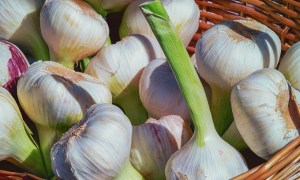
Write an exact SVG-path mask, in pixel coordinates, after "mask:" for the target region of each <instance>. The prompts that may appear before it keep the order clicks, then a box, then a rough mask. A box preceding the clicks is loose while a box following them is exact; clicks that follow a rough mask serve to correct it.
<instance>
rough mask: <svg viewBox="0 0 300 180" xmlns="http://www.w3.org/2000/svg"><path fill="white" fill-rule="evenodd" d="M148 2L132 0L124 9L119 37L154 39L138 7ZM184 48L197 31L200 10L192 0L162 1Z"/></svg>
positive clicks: (147, 0) (145, 0)
mask: <svg viewBox="0 0 300 180" xmlns="http://www.w3.org/2000/svg"><path fill="white" fill-rule="evenodd" d="M145 2H150V0H134V1H132V2H131V3H130V4H129V5H128V6H127V8H126V10H125V12H124V15H123V19H122V22H121V25H120V30H119V33H120V37H125V36H127V35H129V34H145V35H149V36H152V37H154V34H153V33H152V30H151V28H150V26H149V25H148V23H147V21H146V19H145V17H144V16H143V14H142V12H141V11H140V8H139V5H141V4H142V3H145ZM161 2H162V3H163V5H164V7H165V8H166V11H167V12H168V14H169V16H170V19H171V21H172V22H173V24H174V26H175V28H176V30H177V31H178V33H179V36H180V37H181V39H182V40H183V42H184V44H185V46H187V45H188V44H189V42H190V41H191V40H192V38H193V36H194V34H195V33H196V31H197V30H198V25H199V17H200V10H199V8H198V5H197V4H196V3H195V1H194V0H162V1H161Z"/></svg>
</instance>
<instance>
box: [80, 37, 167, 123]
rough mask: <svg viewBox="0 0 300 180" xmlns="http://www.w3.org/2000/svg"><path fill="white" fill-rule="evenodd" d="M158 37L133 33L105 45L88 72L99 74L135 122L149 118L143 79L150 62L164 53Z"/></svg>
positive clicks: (97, 76)
mask: <svg viewBox="0 0 300 180" xmlns="http://www.w3.org/2000/svg"><path fill="white" fill-rule="evenodd" d="M163 56H164V55H163V53H162V50H161V48H160V46H159V44H158V42H157V41H155V40H154V39H152V38H150V37H147V36H144V35H131V36H128V37H125V38H123V39H122V40H121V41H120V42H117V43H116V44H112V45H109V46H106V47H103V48H102V49H101V50H100V51H99V52H98V53H97V55H96V56H94V57H93V58H92V59H91V61H90V63H89V64H88V66H87V68H86V70H85V73H87V74H90V75H92V76H94V77H96V78H98V79H99V80H100V81H101V82H103V83H104V84H105V85H107V87H108V88H109V89H110V90H111V92H112V96H113V102H114V103H115V104H118V105H119V106H121V107H122V109H123V110H124V111H125V114H126V115H127V116H128V118H129V119H130V120H131V122H132V123H133V124H135V125H136V124H143V123H144V122H145V121H146V120H147V119H148V114H147V112H146V111H145V109H144V107H143V105H142V103H141V101H140V99H139V90H138V87H139V80H140V76H141V73H142V71H143V69H144V67H145V66H147V64H148V63H149V62H150V61H151V60H152V59H155V58H160V57H163Z"/></svg>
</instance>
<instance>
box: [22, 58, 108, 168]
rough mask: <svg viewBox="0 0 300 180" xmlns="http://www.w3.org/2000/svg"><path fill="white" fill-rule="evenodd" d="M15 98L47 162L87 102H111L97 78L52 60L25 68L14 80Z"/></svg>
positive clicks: (106, 90) (105, 89)
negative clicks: (37, 134) (57, 141)
mask: <svg viewBox="0 0 300 180" xmlns="http://www.w3.org/2000/svg"><path fill="white" fill-rule="evenodd" d="M18 98H19V101H20V104H21V106H22V108H23V109H24V111H25V112H26V114H27V115H28V117H29V118H30V119H31V120H32V121H33V122H34V123H35V124H36V126H37V129H38V133H39V138H40V144H41V149H42V152H43V156H46V157H48V158H45V159H46V160H47V159H48V160H49V161H50V157H49V156H50V148H51V146H52V144H53V143H54V142H55V141H56V140H58V138H59V137H60V136H61V134H62V133H64V132H65V131H67V130H68V129H69V128H70V126H72V125H73V124H74V123H76V122H78V121H79V120H80V119H81V118H82V117H83V116H84V114H85V113H86V111H87V109H88V108H89V107H90V106H91V105H93V104H95V103H111V102H112V97H111V93H110V91H109V90H108V88H107V87H106V86H105V85H103V84H102V83H101V82H99V81H98V80H97V79H95V78H93V77H91V76H89V75H87V74H84V73H79V72H75V71H73V70H71V69H67V68H65V67H63V66H62V65H60V64H58V63H56V62H52V61H46V62H36V63H34V64H32V65H31V66H30V67H29V69H28V70H27V71H26V72H25V73H24V74H23V75H22V76H21V78H20V80H19V82H18ZM48 166H49V164H48Z"/></svg>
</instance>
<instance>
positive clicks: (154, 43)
mask: <svg viewBox="0 0 300 180" xmlns="http://www.w3.org/2000/svg"><path fill="white" fill-rule="evenodd" d="M154 7H155V8H154ZM120 12H121V13H120ZM178 12H181V13H178ZM115 13H119V14H122V15H123V16H122V17H121V18H122V19H120V25H119V26H117V27H116V25H115V24H113V25H111V24H109V23H108V21H106V20H107V19H108V18H109V17H110V15H113V14H115ZM156 13H157V14H156ZM200 13H201V12H200V10H199V8H198V5H197V4H196V3H195V1H194V0H161V1H158V0H156V1H151V0H134V1H132V0H124V1H120V0H110V1H108V0H45V1H44V0H26V1H20V0H2V1H0V59H1V62H0V63H2V65H1V66H0V67H1V68H0V85H1V86H2V87H0V146H1V147H2V148H1V149H0V161H2V160H3V161H6V162H5V163H0V169H2V165H3V166H5V165H6V164H8V163H13V164H15V165H16V166H19V167H21V168H23V169H25V170H26V171H27V172H29V173H31V174H34V175H37V176H39V177H42V178H46V179H51V178H60V179H120V180H121V179H122V180H123V179H133V180H134V179H141V180H142V179H150V180H152V179H153V180H156V179H170V180H173V179H174V180H175V179H204V178H208V179H229V178H232V177H234V176H237V175H239V174H241V173H243V172H245V171H247V170H248V166H247V164H246V162H245V160H244V158H243V157H242V155H241V154H240V152H239V150H243V149H245V148H250V149H251V150H252V151H253V152H254V153H256V154H257V155H258V156H260V157H262V158H265V159H269V158H270V157H271V156H272V155H273V154H274V153H276V152H277V151H278V150H280V149H281V148H282V147H284V146H285V145H286V144H287V143H288V142H290V141H291V140H292V139H294V138H296V137H297V136H298V135H299V132H300V121H299V110H300V92H299V90H300V85H299V80H300V79H299V73H300V70H299V69H300V67H298V66H299V65H300V63H298V62H300V58H298V57H299V54H300V44H299V43H297V44H295V45H294V46H293V47H291V48H290V49H289V51H288V52H287V53H286V54H285V56H284V57H283V60H282V62H281V63H280V65H279V68H278V70H276V67H277V66H278V64H279V58H280V52H281V45H280V40H279V38H278V36H277V35H276V33H274V32H273V31H272V30H270V29H269V28H268V27H266V26H265V25H263V24H261V23H259V22H257V21H254V20H236V21H224V22H222V23H219V24H216V25H215V26H213V27H212V28H211V29H209V30H207V31H206V32H205V33H204V34H203V35H202V37H201V38H200V39H199V41H198V43H197V45H196V47H195V48H196V53H195V55H194V56H193V58H192V59H193V62H192V60H191V58H190V57H189V56H188V55H187V52H186V50H185V48H186V47H187V45H188V44H189V43H190V41H191V39H192V37H193V35H194V34H195V33H196V31H197V29H198V24H199V16H200ZM156 18H157V19H156ZM113 31H114V32H119V37H118V39H119V40H118V41H116V42H111V39H110V37H109V35H110V34H111V32H113ZM23 52H24V54H25V55H24V54H23ZM28 60H29V61H28ZM200 79H201V81H200ZM203 86H204V87H203ZM5 89H6V90H5ZM7 90H8V91H7ZM28 118H29V119H30V122H31V125H30V126H29V125H27V124H26V123H28V122H27V120H26V119H28ZM23 119H24V120H25V121H24V120H23ZM32 124H33V126H32ZM270 138H272V139H271V140H270ZM37 142H38V143H37ZM4 168H5V167H4Z"/></svg>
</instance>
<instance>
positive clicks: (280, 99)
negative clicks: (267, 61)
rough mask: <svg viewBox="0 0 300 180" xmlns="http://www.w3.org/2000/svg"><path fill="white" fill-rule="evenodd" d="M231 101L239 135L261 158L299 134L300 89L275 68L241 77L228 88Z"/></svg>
mask: <svg viewBox="0 0 300 180" xmlns="http://www.w3.org/2000/svg"><path fill="white" fill-rule="evenodd" d="M231 104H232V110H233V115H234V119H235V121H236V125H237V128H238V130H239V132H240V133H241V135H242V137H243V139H244V140H245V142H246V143H247V145H248V146H249V147H250V149H251V150H252V151H253V152H254V153H255V154H257V155H258V156H260V157H262V158H264V159H269V158H270V157H271V156H272V155H273V154H274V153H276V152H277V151H278V150H280V149H281V148H282V147H284V146H285V145H286V144H287V143H288V142H290V141H291V140H292V139H294V138H296V137H297V136H299V133H300V122H299V114H298V112H299V107H300V93H299V91H297V90H295V89H294V88H293V87H291V86H290V85H289V84H288V82H287V81H286V79H285V77H284V76H283V75H282V74H281V73H280V72H279V71H277V70H275V69H267V68H266V69H262V70H258V71H256V72H254V73H252V74H251V75H249V76H248V77H246V78H245V79H243V80H241V81H240V82H239V83H238V84H237V85H236V86H235V87H234V88H233V90H232V94H231Z"/></svg>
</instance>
